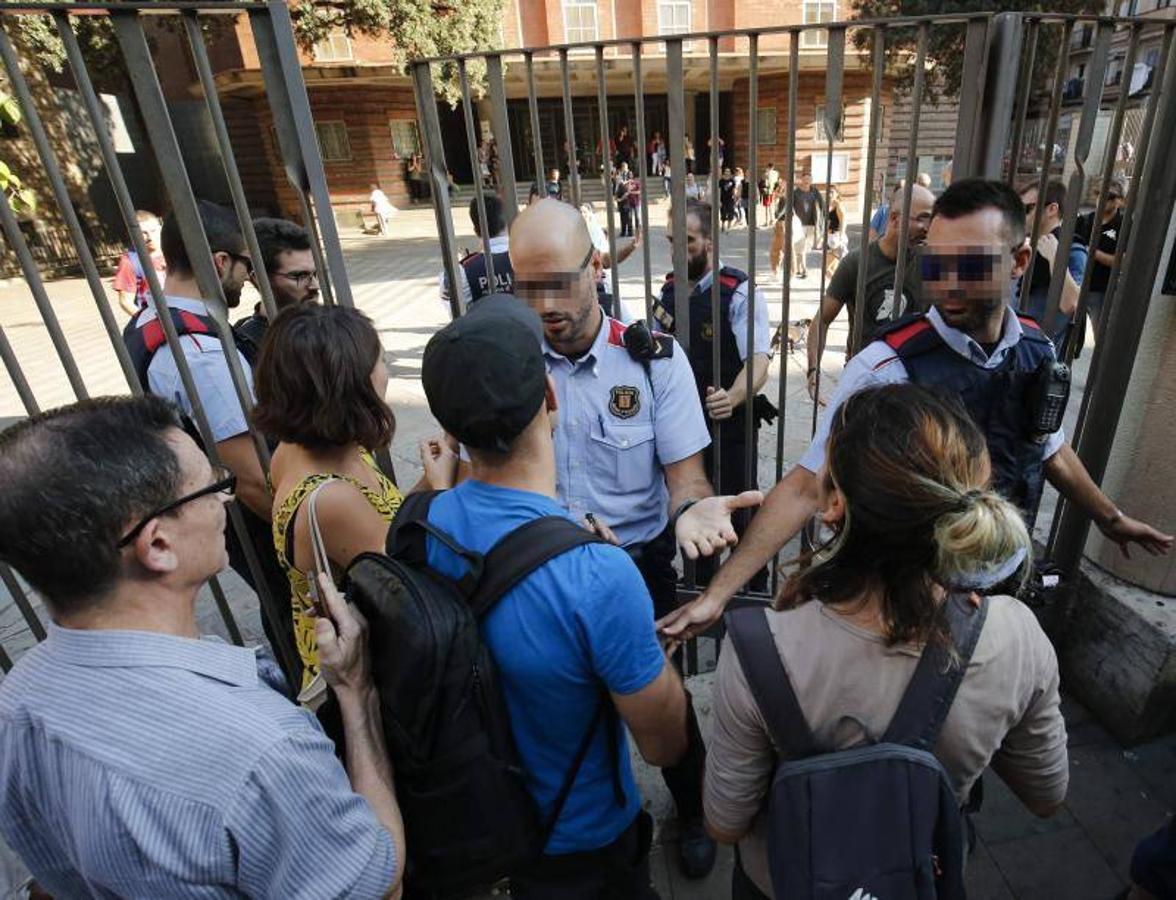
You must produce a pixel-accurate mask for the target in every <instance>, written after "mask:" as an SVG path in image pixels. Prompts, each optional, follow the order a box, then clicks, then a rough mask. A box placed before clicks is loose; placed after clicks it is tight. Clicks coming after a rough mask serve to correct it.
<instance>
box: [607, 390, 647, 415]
mask: <svg viewBox="0 0 1176 900" xmlns="http://www.w3.org/2000/svg"><path fill="white" fill-rule="evenodd" d="M639 409H641V395H640V394H638V393H637V388H635V387H631V386H629V385H627V384H618V385H614V386H613V389H612V390H611V391H610V392H609V397H608V411H609V412H610V413H612V414H613V415H614V416H616V417H617V418H618V419H631V418H633V416H635V415H637V411H638V410H639Z"/></svg>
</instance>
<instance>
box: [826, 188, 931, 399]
mask: <svg viewBox="0 0 1176 900" xmlns="http://www.w3.org/2000/svg"><path fill="white" fill-rule="evenodd" d="M934 203H935V195H934V194H932V193H931V192H930V191H929V190H927V189H926V188H924V187H920V186H918V185H916V186H915V187H914V189H913V190H912V191H911V208H910V216H909V217H908V218H909V221H908V223H907V248H906V251H905V255H906V263H905V265H906V268H905V269H903V284H902V292H901V298H900V300H899V302H898V304H897V306H898V308H897V309H896V308H895V299H894V277H895V274H896V266H897V263H898V238H899V234H900V232H901V230H902V229H901V228H900V227H899V223H898V220H899V218H900V217H901V216H902V196H901V194H900V193H899V192H898V191H896V192H895V195H894V198H893V202H891V203H890V204H889V205H888V206H887V209H888V210H889V216H890V219H892V220H893V221H890V222H889V225H888V227H887V228H886V229H885V231H884V232H883V233H882V237H880V238H878V240H876V241H873V242H871V243H870V244H869V245H868V246H867V247H866V250H865V254H866V289H865V295H864V296H865V303H866V308H865V315H864V317H863V319H862V322H863V331H864V335H863V337H862V340H861V341H860V345H861V346H863V347H864V346H865V345H866V344H868V343H869V342H870V341H872V340H873V339H874V337H875V335H876V334H877V333H878V331H879V330H880V329H881V328H884V327H885V326H886V325H888V324H890V322H892V321H893V320H894V319H897V318H899V317H901V316H905V315H907V314H908V313H912V312H916V311H921V310H922V309H923V305H922V283H921V281H920V279H919V260H918V257H917V256H916V254H915V250H916V248H917V247H918V246H919V245H920V244H922V243H923V239H924V238H925V237H926V236H927V227H928V226H929V225H930V224H931V208H932V206H933V205H934ZM861 259H862V251H861V250H851V251H850V252H849V253H847V254H846V255H845V258H844V259H843V260H842V261H841V264H840V265H839V266H838V267H837V271H836V272H834V273H833V277H832V278H831V279H830V280H829V285H828V287H827V288H826V289H825V298H824V300H822V301H821V311H820V314H819V315H818V316H817V317H816V329H815V333H812V332H810V334H809V339H808V371H807V377H806V380H807V381H808V390H809V396H810V397H811V398H813V399H816V389H817V387H816V386H817V371H818V369H819V368H820V366H821V351H822V350H823V349H824V347H825V339H826V337H827V336H828V334H829V326H830V325H832V324H833V322H834V320H836V318H837V317H838V316H839V315H840V314H841V310H842V309H843V308H845V309H848V316H849V341H848V343H847V345H846V348H845V358H846V360H847V361H848V360H849V359H850V358H851V357H852V355H853V354H852V353H851V352H850V350H851V348H853V347H854V346H858V345H859V342H858V341H857V340H855V329H856V327H857V325H856V323H857V317H856V316H855V314H854V307H855V302H854V300H855V298H856V297H857V281H858V271H859V269H860V267H861V264H862V263H861Z"/></svg>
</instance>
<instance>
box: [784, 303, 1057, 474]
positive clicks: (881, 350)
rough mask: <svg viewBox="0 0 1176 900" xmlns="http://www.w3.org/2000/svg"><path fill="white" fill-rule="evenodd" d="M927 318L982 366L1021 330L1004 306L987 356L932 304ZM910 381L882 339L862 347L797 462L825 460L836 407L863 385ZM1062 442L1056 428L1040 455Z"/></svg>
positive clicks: (997, 361)
mask: <svg viewBox="0 0 1176 900" xmlns="http://www.w3.org/2000/svg"><path fill="white" fill-rule="evenodd" d="M927 321H928V322H930V323H931V327H932V328H934V329H935V331H936V333H937V334H938V335H939V336H940V337H941V338H942V339H943V342H944V343H945V344H947V346H948V347H950V348H951V349H952V350H954V351H955V352H956V353H958V354H959V355H960V356H962V357H964V358H965V359H970V360H971V361H972V362H974V363H975V364H976V365H978V366H980V367H981V368H984V369H995V368H997V367H998V366H1000V365H1001V363H1003V362H1004V360H1005V356H1007V355H1008V353H1009V352H1010V351H1011V350H1012V349H1013V348H1014V347H1015V346H1017V342H1018V341H1020V340H1021V336H1022V335H1023V334H1024V333H1025V331H1024V329H1023V328H1021V321H1020V319H1018V318H1017V314H1016V313H1015V312H1014V311H1013V310H1012V309H1010V308H1006V309H1005V317H1004V322H1003V323H1002V325H1001V335H1000V341H998V342H997V345H996V347H994V348H993V350H992V354H991V355H988V354H986V353H985V352H984V348H983V347H981V346H980V345H979V344H978V343H976V341H974V340H973V339H972V338H971V337H969V336H968V335H967V334H965V333H964V332H962V331H960V330H958V329H956V328H952V327H950V326H949V325H948V324H947V323H946V322H944V321H943V318H942V317H941V316H940V315H939V310H937V309H935V307H931V310H930V312H928V313H927ZM910 380H911V378H910V375H909V374H908V373H907V370H906V366H904V365H903V364H902V360H901V359H899V357H898V354H897V353H895V352H894V350H892V349H891V347H890V345H889V344H887V343H886V342H885V341H874V342H873V343H870V344H867V345H866V346H865V347H863V348H862V351H861V352H860V353H859V354H858V355H857V356H855V357H854V358H853V359H851V360H850V361H849V362H848V363H846V364H845V370H844V371H843V372H842V373H841V380H840V381H839V382H838V383H837V389H836V390H835V391H834V392H833V396H832V398H831V399H830V400H829V405H828V406H827V407H825V413H824V415H822V416H821V418H820V421H818V422H817V430H816V432H815V433H814V434H813V441H812V443H811V444H809V448H808V450H806V451H805V453H804V456H802V457H801V458H800V465H802V466H803V467H804V468H806V469H808V470H809V471H810V472H818V471H820V468H821V465H822V464H823V463H824V462H825V444H826V443H827V442H828V440H829V425H830V423H831V422H832V421H833V416H834V415H835V414H836V412H837V409H838V407H840V406H841V404H842V403H844V402H845V401H846V399H847V398H849V397H851V396H852V395H854V394H856V393H857V392H858V391H864V390H866V389H867V388H872V387H879V386H881V385H884V384H905V383H906V382H908V381H910ZM1065 442H1066V432H1065V429H1064V428H1059V429H1058V430H1057V431H1055V432H1054V433H1053V434H1051V435H1050V436H1049V437H1048V438H1046V441H1045V443H1044V444H1042V449H1041V458H1042V459H1049V458H1050V457H1051V456H1053V455H1054V454H1055V453H1057V452H1058V451H1059V450H1061V449H1062V445H1063V444H1064V443H1065Z"/></svg>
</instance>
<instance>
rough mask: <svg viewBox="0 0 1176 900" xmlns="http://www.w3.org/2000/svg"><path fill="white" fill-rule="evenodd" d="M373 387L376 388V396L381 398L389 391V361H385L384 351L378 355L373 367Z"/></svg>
mask: <svg viewBox="0 0 1176 900" xmlns="http://www.w3.org/2000/svg"><path fill="white" fill-rule="evenodd" d="M372 388H373V389H374V390H375V392H376V396H377V397H379V398H380V399H381V400H383V399H384V397H385V396H386V395H387V393H388V363H387V362H386V361H385V359H384V354H383V353H382V352H381V353H380V355H379V356H378V357H376V366H375V368H374V369H372Z"/></svg>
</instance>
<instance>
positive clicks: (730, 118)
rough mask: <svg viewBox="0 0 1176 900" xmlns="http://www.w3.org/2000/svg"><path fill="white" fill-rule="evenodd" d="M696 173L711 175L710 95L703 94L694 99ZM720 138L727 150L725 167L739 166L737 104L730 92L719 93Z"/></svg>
mask: <svg viewBox="0 0 1176 900" xmlns="http://www.w3.org/2000/svg"><path fill="white" fill-rule="evenodd" d="M694 132H695V133H694V136H693V137H694V157H695V162H694V171H695V172H698V173H699V174H702V175H709V174H710V160H711V155H710V147H709V146H707V141H709V140H710V136H711V133H710V94H709V93H701V94H696V95H695V97H694ZM719 137H721V138H722V139H723V141H724V144H725V148H726V157H725V158H726V162H725V165H728V166H734V165H737V164H738V163H737V161H736V160H735V158H734V151H735V102H734V98H733V97H732V95H731V92H730V91H721V92H720V93H719Z"/></svg>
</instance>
